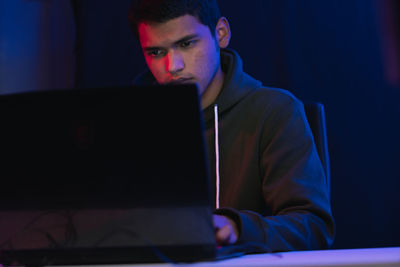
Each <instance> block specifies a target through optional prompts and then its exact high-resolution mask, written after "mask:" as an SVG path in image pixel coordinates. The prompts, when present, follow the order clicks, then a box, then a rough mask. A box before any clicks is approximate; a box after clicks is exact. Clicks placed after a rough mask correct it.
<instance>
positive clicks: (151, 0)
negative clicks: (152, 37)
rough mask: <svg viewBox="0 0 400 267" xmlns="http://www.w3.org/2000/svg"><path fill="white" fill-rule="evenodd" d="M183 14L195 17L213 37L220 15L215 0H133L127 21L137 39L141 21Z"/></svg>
mask: <svg viewBox="0 0 400 267" xmlns="http://www.w3.org/2000/svg"><path fill="white" fill-rule="evenodd" d="M184 15H192V16H194V17H196V18H197V19H198V20H199V21H200V22H201V23H202V24H204V25H206V26H208V28H209V29H210V31H211V34H212V36H213V37H215V27H216V26H217V22H218V20H219V18H220V17H221V13H220V11H219V7H218V3H217V0H134V1H133V2H132V6H131V9H130V12H129V21H130V24H131V28H132V31H133V33H134V35H135V36H136V38H137V39H138V40H139V33H138V26H139V24H140V23H141V22H156V23H163V22H166V21H168V20H171V19H175V18H178V17H180V16H184Z"/></svg>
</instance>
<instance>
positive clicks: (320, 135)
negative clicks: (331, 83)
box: [304, 103, 331, 192]
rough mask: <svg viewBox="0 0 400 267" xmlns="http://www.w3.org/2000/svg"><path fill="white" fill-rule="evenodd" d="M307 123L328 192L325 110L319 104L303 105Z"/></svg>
mask: <svg viewBox="0 0 400 267" xmlns="http://www.w3.org/2000/svg"><path fill="white" fill-rule="evenodd" d="M304 109H305V112H306V116H307V120H308V123H309V124H310V128H311V131H312V133H313V135H314V142H315V145H316V147H317V152H318V155H319V158H320V159H321V162H322V166H323V167H324V170H325V175H326V182H327V185H328V190H329V192H330V184H331V177H330V162H329V153H328V137H327V134H326V121H325V109H324V105H323V104H321V103H306V104H305V105H304Z"/></svg>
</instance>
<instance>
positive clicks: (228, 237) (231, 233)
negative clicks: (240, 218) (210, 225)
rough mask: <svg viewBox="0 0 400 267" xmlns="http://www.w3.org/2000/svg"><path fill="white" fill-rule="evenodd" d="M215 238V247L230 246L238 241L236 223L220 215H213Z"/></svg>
mask: <svg viewBox="0 0 400 267" xmlns="http://www.w3.org/2000/svg"><path fill="white" fill-rule="evenodd" d="M213 220H214V228H215V237H216V240H217V245H219V246H223V245H230V244H234V243H236V241H237V240H238V229H237V225H236V223H235V222H234V221H233V220H232V219H230V218H228V217H226V216H222V215H215V214H214V215H213Z"/></svg>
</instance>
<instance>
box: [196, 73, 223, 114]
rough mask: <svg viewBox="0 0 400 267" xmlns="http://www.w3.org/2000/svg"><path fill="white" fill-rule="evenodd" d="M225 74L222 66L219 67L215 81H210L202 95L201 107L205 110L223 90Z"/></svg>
mask: <svg viewBox="0 0 400 267" xmlns="http://www.w3.org/2000/svg"><path fill="white" fill-rule="evenodd" d="M224 76H225V75H224V72H223V71H222V69H221V67H219V69H218V71H217V73H216V74H215V76H214V79H213V81H212V82H211V83H210V85H209V86H208V88H207V90H206V91H205V92H204V93H203V95H202V96H201V108H202V109H203V110H204V109H206V108H207V107H209V106H210V105H211V104H212V103H213V102H214V101H215V99H216V98H217V96H218V95H219V93H220V92H221V89H222V86H223V84H224Z"/></svg>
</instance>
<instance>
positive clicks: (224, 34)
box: [215, 17, 231, 48]
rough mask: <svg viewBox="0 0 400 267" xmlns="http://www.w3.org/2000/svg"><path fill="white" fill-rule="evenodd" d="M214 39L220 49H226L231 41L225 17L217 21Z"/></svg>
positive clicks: (229, 29)
mask: <svg viewBox="0 0 400 267" xmlns="http://www.w3.org/2000/svg"><path fill="white" fill-rule="evenodd" d="M215 37H216V39H217V42H218V45H219V47H220V48H226V47H228V45H229V42H230V40H231V28H230V27H229V22H228V20H227V19H226V18H225V17H221V18H220V19H219V20H218V23H217V26H216V27H215Z"/></svg>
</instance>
